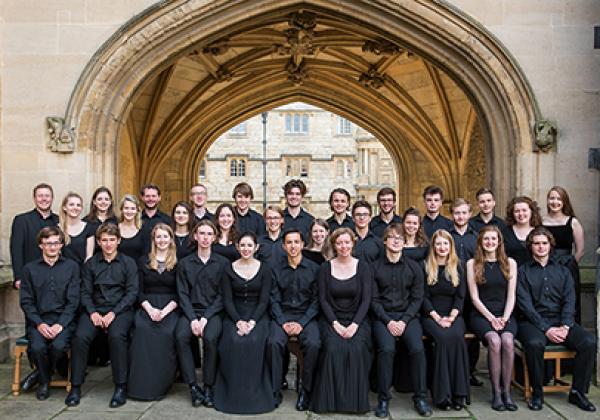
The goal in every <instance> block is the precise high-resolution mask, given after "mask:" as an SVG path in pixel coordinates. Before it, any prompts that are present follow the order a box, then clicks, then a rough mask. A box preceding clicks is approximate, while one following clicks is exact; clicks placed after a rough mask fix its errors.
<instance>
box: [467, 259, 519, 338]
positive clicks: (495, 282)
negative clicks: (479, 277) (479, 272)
mask: <svg viewBox="0 0 600 420" xmlns="http://www.w3.org/2000/svg"><path fill="white" fill-rule="evenodd" d="M483 278H484V279H485V283H483V284H478V285H477V290H478V292H479V300H480V301H481V303H483V304H484V305H485V307H486V308H487V309H488V311H490V312H491V313H492V314H493V315H494V316H496V317H501V316H503V315H504V308H505V307H506V297H507V295H508V280H507V279H506V277H504V274H502V271H501V270H500V263H498V261H494V262H487V261H486V262H485V263H484V269H483ZM513 314H514V311H513ZM513 314H511V315H510V318H509V320H508V322H507V324H506V326H505V327H504V329H503V330H501V331H498V333H499V334H502V333H505V332H509V333H511V334H512V335H513V337H515V336H516V334H517V323H516V321H515V318H514V315H513ZM469 325H470V326H471V329H472V330H473V332H474V333H475V335H477V338H479V339H480V340H481V342H482V343H483V344H485V345H487V340H486V339H485V335H486V334H487V333H488V332H490V331H495V330H494V328H493V327H492V324H490V322H489V321H488V320H487V319H486V318H485V317H484V316H483V315H482V314H481V313H480V312H479V311H478V310H477V308H473V310H472V311H471V319H470V322H469Z"/></svg>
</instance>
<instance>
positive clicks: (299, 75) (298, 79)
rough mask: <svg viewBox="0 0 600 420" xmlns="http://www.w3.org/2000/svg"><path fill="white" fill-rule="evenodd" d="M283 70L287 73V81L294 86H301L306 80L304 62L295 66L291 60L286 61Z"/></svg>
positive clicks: (306, 73)
mask: <svg viewBox="0 0 600 420" xmlns="http://www.w3.org/2000/svg"><path fill="white" fill-rule="evenodd" d="M285 70H286V71H287V73H288V80H289V81H290V82H292V83H293V84H294V85H295V86H301V85H302V84H303V83H304V80H305V79H308V77H309V76H308V72H307V71H306V68H305V67H304V60H302V61H301V62H300V63H299V64H296V62H295V61H294V59H293V58H291V59H290V61H288V63H287V65H286V66H285Z"/></svg>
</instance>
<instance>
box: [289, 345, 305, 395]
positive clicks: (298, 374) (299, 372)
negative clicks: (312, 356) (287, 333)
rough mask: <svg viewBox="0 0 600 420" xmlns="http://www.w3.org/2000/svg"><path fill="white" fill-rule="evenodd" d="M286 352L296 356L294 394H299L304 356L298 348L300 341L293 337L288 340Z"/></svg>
mask: <svg viewBox="0 0 600 420" xmlns="http://www.w3.org/2000/svg"><path fill="white" fill-rule="evenodd" d="M288 350H289V351H290V353H292V354H293V355H294V356H296V392H300V385H301V383H302V367H303V365H304V355H303V354H302V349H301V348H300V340H298V337H296V336H293V337H290V338H288Z"/></svg>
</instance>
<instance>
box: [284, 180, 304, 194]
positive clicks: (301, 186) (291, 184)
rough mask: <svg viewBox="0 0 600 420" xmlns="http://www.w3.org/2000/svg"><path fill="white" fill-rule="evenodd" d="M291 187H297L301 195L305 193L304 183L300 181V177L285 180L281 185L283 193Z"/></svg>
mask: <svg viewBox="0 0 600 420" xmlns="http://www.w3.org/2000/svg"><path fill="white" fill-rule="evenodd" d="M292 188H299V189H300V194H302V197H304V196H305V195H306V184H305V183H304V182H302V180H301V179H290V180H289V181H288V182H286V183H285V185H284V186H283V193H284V194H285V195H288V193H289V192H290V191H291V190H292Z"/></svg>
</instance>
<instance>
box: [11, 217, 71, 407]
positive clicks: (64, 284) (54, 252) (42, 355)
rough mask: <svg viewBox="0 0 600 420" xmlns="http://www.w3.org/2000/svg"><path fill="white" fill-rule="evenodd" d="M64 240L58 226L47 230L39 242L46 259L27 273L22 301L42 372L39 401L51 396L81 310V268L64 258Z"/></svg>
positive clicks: (32, 347)
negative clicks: (58, 365) (52, 383)
mask: <svg viewBox="0 0 600 420" xmlns="http://www.w3.org/2000/svg"><path fill="white" fill-rule="evenodd" d="M64 240H65V237H64V234H63V233H62V231H61V230H60V229H59V228H58V227H57V226H49V227H45V228H43V229H42V230H41V231H40V232H39V233H38V240H37V242H38V246H39V247H40V248H41V250H42V258H40V259H38V260H36V261H32V262H29V263H27V264H26V265H25V267H24V269H23V279H22V282H21V293H20V300H21V308H22V309H23V312H24V313H25V318H26V319H27V338H28V340H29V351H30V354H31V358H32V360H33V361H34V362H35V365H36V366H37V368H38V371H39V382H40V385H39V387H38V389H37V393H36V396H37V398H38V400H45V399H46V398H48V396H49V395H50V393H49V389H48V385H49V383H50V378H51V377H52V373H53V372H54V369H55V367H56V362H57V361H58V360H59V359H60V358H61V357H63V356H64V355H65V354H66V351H67V349H68V348H69V341H70V339H71V333H72V331H71V329H72V323H73V318H74V317H75V312H76V311H77V308H78V306H79V284H80V282H81V278H80V274H79V265H78V264H77V263H75V262H74V261H72V260H69V259H65V258H62V257H61V256H60V250H61V249H62V247H63V244H64Z"/></svg>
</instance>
